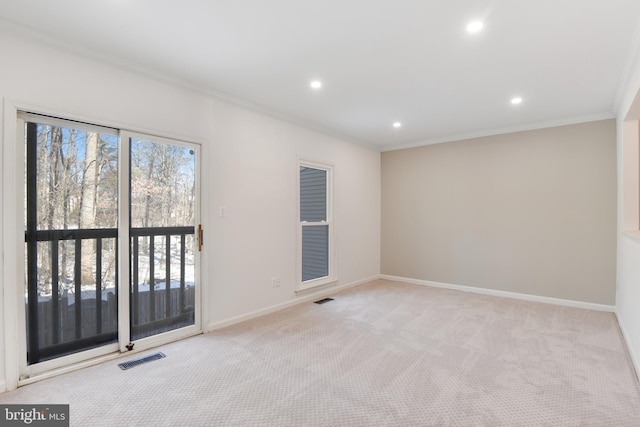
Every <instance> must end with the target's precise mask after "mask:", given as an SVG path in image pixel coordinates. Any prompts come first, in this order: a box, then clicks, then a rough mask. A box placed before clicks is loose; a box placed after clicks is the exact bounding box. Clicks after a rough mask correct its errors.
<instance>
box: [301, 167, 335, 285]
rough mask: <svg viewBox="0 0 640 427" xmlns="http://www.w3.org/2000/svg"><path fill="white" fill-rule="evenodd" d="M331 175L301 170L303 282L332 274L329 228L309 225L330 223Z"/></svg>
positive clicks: (317, 171)
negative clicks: (328, 198)
mask: <svg viewBox="0 0 640 427" xmlns="http://www.w3.org/2000/svg"><path fill="white" fill-rule="evenodd" d="M327 173H328V172H327V171H326V170H322V169H314V168H310V167H306V166H301V167H300V221H301V222H302V223H303V224H302V281H303V282H306V281H308V280H313V279H318V278H320V277H326V276H328V275H329V225H328V224H305V222H307V223H318V222H322V221H326V220H327Z"/></svg>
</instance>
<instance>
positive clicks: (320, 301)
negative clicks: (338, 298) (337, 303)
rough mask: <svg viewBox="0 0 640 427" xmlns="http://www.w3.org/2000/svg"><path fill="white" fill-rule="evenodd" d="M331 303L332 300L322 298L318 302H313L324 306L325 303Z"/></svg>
mask: <svg viewBox="0 0 640 427" xmlns="http://www.w3.org/2000/svg"><path fill="white" fill-rule="evenodd" d="M329 301H333V298H324V299H321V300H318V301H315V303H316V304H324V303H325V302H329Z"/></svg>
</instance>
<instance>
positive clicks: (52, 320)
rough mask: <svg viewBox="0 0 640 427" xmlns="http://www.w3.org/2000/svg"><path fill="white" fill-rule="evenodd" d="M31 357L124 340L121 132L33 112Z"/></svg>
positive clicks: (28, 290) (28, 183)
mask: <svg viewBox="0 0 640 427" xmlns="http://www.w3.org/2000/svg"><path fill="white" fill-rule="evenodd" d="M21 123H23V124H24V126H25V143H26V168H25V171H26V176H25V190H26V191H25V194H26V197H25V219H26V221H25V242H26V252H25V257H26V263H25V266H26V272H25V273H26V281H25V290H24V295H25V310H26V314H27V316H26V320H27V364H29V365H32V364H35V363H39V362H42V361H45V360H50V359H53V358H56V357H60V356H63V355H68V354H72V353H76V352H80V351H84V350H88V349H91V348H96V347H99V346H102V345H105V344H109V343H114V342H117V340H118V312H117V307H118V304H117V300H118V298H117V293H118V291H117V273H116V272H117V267H116V264H117V237H118V229H117V226H118V225H117V199H118V172H117V169H118V135H117V133H115V132H114V131H113V130H110V129H104V128H97V127H91V126H84V125H81V124H79V123H75V122H71V121H62V120H57V119H50V118H46V117H41V118H40V117H38V116H33V115H29V116H28V117H27V118H26V119H25V120H24V121H23V122H21Z"/></svg>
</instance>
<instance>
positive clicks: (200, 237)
mask: <svg viewBox="0 0 640 427" xmlns="http://www.w3.org/2000/svg"><path fill="white" fill-rule="evenodd" d="M203 244H204V232H203V231H202V224H198V252H202V245H203Z"/></svg>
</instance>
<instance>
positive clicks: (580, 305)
mask: <svg viewBox="0 0 640 427" xmlns="http://www.w3.org/2000/svg"><path fill="white" fill-rule="evenodd" d="M380 278H381V279H386V280H394V281H396V282H404V283H411V284H414V285H423V286H431V287H434V288H444V289H451V290H454V291H462V292H472V293H475V294H481V295H491V296H495V297H503V298H512V299H519V300H524V301H532V302H541V303H545V304H554V305H563V306H567V307H574V308H584V309H587V310H597V311H606V312H609V313H614V312H615V306H612V305H605V304H594V303H590V302H583V301H573V300H567V299H560V298H551V297H543V296H538V295H529V294H521V293H518V292H509V291H499V290H496V289H487V288H476V287H473V286H463V285H452V284H449V283H440V282H431V281H428V280H420V279H409V278H407V277H398V276H389V275H386V274H382V275H380Z"/></svg>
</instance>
